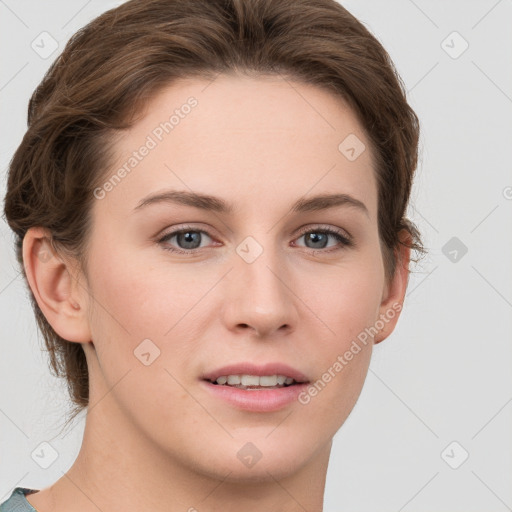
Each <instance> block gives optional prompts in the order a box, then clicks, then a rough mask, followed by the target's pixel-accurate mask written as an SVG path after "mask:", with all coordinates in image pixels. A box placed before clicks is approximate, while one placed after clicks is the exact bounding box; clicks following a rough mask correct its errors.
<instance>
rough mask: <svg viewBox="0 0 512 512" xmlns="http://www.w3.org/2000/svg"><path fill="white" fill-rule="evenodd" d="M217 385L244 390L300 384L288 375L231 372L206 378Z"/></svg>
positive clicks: (278, 387)
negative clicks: (213, 377)
mask: <svg viewBox="0 0 512 512" xmlns="http://www.w3.org/2000/svg"><path fill="white" fill-rule="evenodd" d="M204 380H207V381H208V382H211V383H212V384H214V385H215V386H225V387H232V388H237V389H244V390H265V389H281V388H287V387H290V386H295V385H297V384H299V382H297V381H296V380H295V379H294V378H293V377H289V376H287V375H280V374H275V375H250V374H230V375H221V376H219V377H217V378H216V379H204Z"/></svg>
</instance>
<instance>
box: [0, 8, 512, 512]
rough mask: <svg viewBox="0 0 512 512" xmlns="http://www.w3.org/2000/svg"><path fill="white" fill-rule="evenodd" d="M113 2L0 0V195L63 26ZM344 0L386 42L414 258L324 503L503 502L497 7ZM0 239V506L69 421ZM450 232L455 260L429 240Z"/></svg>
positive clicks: (502, 104)
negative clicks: (420, 242) (414, 157)
mask: <svg viewBox="0 0 512 512" xmlns="http://www.w3.org/2000/svg"><path fill="white" fill-rule="evenodd" d="M119 4H120V2H113V1H111V2H105V1H98V0H93V1H88V2H87V1H86V0H80V1H77V0H73V1H69V0H66V1H64V0H61V1H58V2H57V1H52V2H38V1H14V0H0V42H1V46H0V53H1V59H0V62H1V63H2V64H1V74H0V112H1V120H2V137H1V138H0V162H1V172H2V180H1V189H0V191H1V193H2V197H3V196H4V194H5V176H6V169H7V165H8V162H9V160H10V158H11V156H12V154H13V152H14V150H15V148H16V147H17V145H18V144H19V142H20V141H21V138H22V136H23V134H24V131H25V128H26V124H25V123H26V108H27V102H28V100H29V97H30V95H31V93H32V91H33V89H34V88H35V87H36V85H37V84H38V83H39V81H40V80H41V78H42V76H43V74H44V72H45V71H46V69H47V68H48V66H49V65H50V63H51V62H52V61H53V60H54V58H55V57H56V56H57V54H58V53H59V52H60V51H61V50H62V48H63V47H64V45H65V43H66V41H67V40H68V38H69V37H70V36H71V35H72V34H73V33H74V32H75V31H76V30H77V29H78V28H80V27H82V26H83V25H84V24H85V23H87V22H88V21H89V20H91V19H92V18H93V17H95V16H97V15H98V14H100V13H101V12H103V11H104V10H106V9H108V8H110V7H113V6H116V5H119ZM342 4H343V5H344V6H345V7H347V8H348V10H349V11H351V12H352V13H353V14H354V15H355V16H356V17H357V18H359V19H360V20H361V21H362V22H363V23H365V25H366V26H367V27H368V28H369V29H370V30H371V31H372V32H373V33H374V34H375V35H376V36H377V37H378V39H379V40H380V41H381V42H382V43H383V45H384V47H385V48H386V49H387V50H388V51H389V53H390V54H391V57H392V59H393V60H394V62H395V64H396V66H397V68H398V70H399V72H400V74H401V76H402V77H403V80H404V82H405V84H406V87H407V89H408V95H409V101H410V103H411V105H412V106H413V108H414V109H415V110H416V112H417V114H418V116H419V117H420V120H421V125H422V140H421V160H420V165H419V168H418V176H417V181H416V184H415V188H414V191H413V197H412V201H413V205H412V206H411V208H410V217H411V218H412V219H413V220H414V221H415V222H416V223H417V224H418V226H419V228H420V229H421V231H422V233H423V237H424V241H425V244H426V246H427V247H428V248H429V250H430V254H429V256H428V257H427V258H426V259H424V260H423V262H422V264H421V265H420V266H418V267H416V272H415V274H414V275H412V277H411V281H410V285H409V291H408V295H407V299H406V303H405V308H404V311H403V314H402V317H401V319H400V321H399V324H398V327H397V329H396V330H395V332H394V334H393V335H392V336H391V337H390V338H389V339H388V340H386V341H385V342H384V343H382V344H380V345H378V346H377V347H376V349H375V351H374V357H373V360H372V363H371V367H370V372H369V375H368V378H367V381H366V383H365V387H364V389H363V392H362V394H361V397H360V399H359V401H358V403H357V405H356V407H355V409H354V411H353V412H352V414H351V416H350V417H349V419H348V420H347V422H346V423H345V425H344V426H343V427H342V429H341V430H340V431H339V432H338V434H337V435H336V437H335V442H334V447H333V451H332V455H331V461H330V466H329V472H328V475H327V486H326V496H325V512H339V511H341V510H350V511H351V512H359V511H375V510H379V511H381V512H387V511H393V512H399V511H413V510H414V511H417V512H420V511H427V510H428V511H432V510H436V511H442V510H450V511H451V512H457V511H464V512H472V511H475V512H477V511H478V512H482V511H485V512H494V511H496V512H501V511H505V510H512V446H511V445H512V442H511V434H512V383H511V375H512V372H511V367H512V357H511V355H512V354H511V352H512V348H511V347H512V343H511V336H510V332H511V323H512V314H511V313H512V272H511V269H512V257H511V256H512V237H511V236H510V234H511V233H512V229H511V228H512V173H511V160H512V156H511V151H510V148H511V146H512V69H511V63H512V31H511V30H510V27H511V26H512V1H511V0H500V1H496V0H479V1H476V0H473V1H467V0H466V1H463V0H459V1H449V2H447V1H441V0H436V1H420V0H416V1H415V2H413V1H411V0H393V1H386V2H382V1H377V0H374V1H369V0H364V1H361V0H351V1H342ZM43 31H47V32H49V33H50V34H51V35H52V37H53V38H55V40H57V41H58V44H59V48H58V49H57V50H56V51H55V53H53V54H52V55H51V56H49V57H48V58H47V59H43V58H41V57H40V56H39V55H38V54H37V53H36V52H35V51H34V50H33V49H32V48H31V43H32V41H33V40H34V39H36V38H37V37H38V36H39V34H41V32H43ZM454 31H456V32H457V33H458V34H459V35H457V34H455V35H454V34H452V33H453V32H454ZM443 41H444V43H443ZM464 41H466V42H467V44H469V46H468V48H467V50H466V51H464V52H463V53H462V54H460V55H458V54H459V53H460V51H461V50H462V49H463V48H464V45H465V43H464ZM450 54H451V55H450ZM454 57H456V58H454ZM0 235H1V237H0V258H1V260H0V262H1V264H0V330H1V343H2V356H1V358H0V375H1V383H0V389H1V390H2V391H1V401H0V432H1V437H0V457H1V459H0V501H3V500H4V499H6V497H7V494H8V493H10V492H11V490H12V489H13V488H14V487H15V486H25V487H33V488H38V489H39V488H42V487H44V486H47V485H50V484H51V483H53V482H54V481H55V480H57V479H58V478H59V477H60V476H61V475H62V473H63V472H65V471H67V469H68V468H69V467H70V466H71V464H72V462H73V461H74V459H75V457H76V455H77V453H78V450H79V447H80V442H81V436H82V432H83V425H84V421H83V416H80V417H79V419H78V420H77V422H76V425H75V426H72V427H70V428H69V429H67V430H65V431H64V432H63V433H61V432H60V431H61V427H62V418H63V417H64V412H65V410H66V406H67V405H66V404H67V395H66V392H65V388H64V386H63V383H61V382H59V381H57V380H56V379H54V378H52V377H51V376H50V374H49V371H48V369H47V366H46V354H45V353H44V352H42V351H41V348H40V347H42V339H41V340H40V339H39V336H38V333H37V330H36V325H35V321H34V318H33V314H32V310H31V308H30V304H29V300H28V292H27V291H26V289H25V287H24V285H23V282H22V279H21V276H20V275H19V270H18V268H17V266H16V263H15V259H14V251H13V248H12V243H13V236H12V234H11V232H10V230H9V228H8V226H7V224H6V223H5V221H4V219H1V220H0ZM452 237H457V239H458V240H456V241H455V242H452V243H455V244H459V246H460V244H464V245H465V246H466V247H467V249H468V250H467V253H466V254H463V253H462V252H461V251H460V249H457V247H456V246H453V247H452V246H451V245H448V246H446V247H445V244H447V243H448V241H449V240H450V239H452ZM443 248H444V249H443ZM454 248H455V250H457V251H458V252H457V255H456V256H457V260H456V261H451V259H453V258H454V256H455V253H453V252H452V253H451V254H450V251H453V250H454ZM445 253H446V254H447V255H445ZM454 441H455V442H456V443H457V444H455V445H452V446H451V447H449V448H448V450H446V451H445V448H446V447H447V446H448V445H450V443H452V442H454ZM42 442H49V443H50V444H51V445H52V447H53V448H54V449H55V450H56V451H57V453H58V458H57V460H56V461H55V462H54V463H53V464H52V465H51V466H50V467H49V468H48V469H43V468H41V467H39V465H38V464H37V463H36V462H35V461H34V460H33V458H32V456H31V454H32V452H33V451H34V450H36V449H38V447H39V446H40V444H41V443H42ZM465 452H467V453H468V454H469V457H468V459H467V460H466V461H465V462H463V463H462V464H461V465H460V466H459V467H458V468H457V469H454V468H452V467H450V465H449V464H451V466H454V467H455V466H458V465H459V464H460V463H461V461H462V460H463V457H464V454H465ZM443 453H444V456H443V455H442V454H443ZM448 463H449V464H448Z"/></svg>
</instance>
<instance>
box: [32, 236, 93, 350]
mask: <svg viewBox="0 0 512 512" xmlns="http://www.w3.org/2000/svg"><path fill="white" fill-rule="evenodd" d="M50 240H51V233H50V232H49V231H48V230H47V229H45V228H41V227H33V228H30V229H29V230H28V231H27V233H26V234H25V237H24V238H23V265H24V268H25V273H26V275H27V281H28V283H29V285H30V288H31V290H32V293H33V294H34V297H35V299H36V301H37V304H38V305H39V308H40V309H41V311H42V312H43V314H44V316H45V317H46V319H47V320H48V322H49V323H50V325H51V326H52V327H53V330H54V331H55V332H56V333H57V334H58V335H59V336H61V337H62V338H63V339H65V340H68V341H73V342H78V343H86V342H88V341H90V340H91V333H90V329H89V323H88V318H87V315H86V313H87V306H88V302H87V290H86V289H85V288H84V285H82V284H80V283H78V281H77V277H75V276H74V274H73V268H72V267H71V261H67V260H65V259H64V258H63V257H61V256H60V255H59V254H57V252H56V251H55V249H54V248H53V246H52V245H51V242H50Z"/></svg>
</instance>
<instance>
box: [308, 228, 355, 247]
mask: <svg viewBox="0 0 512 512" xmlns="http://www.w3.org/2000/svg"><path fill="white" fill-rule="evenodd" d="M303 237H304V239H305V243H306V247H307V248H309V249H317V250H318V249H320V250H321V252H332V251H336V250H340V249H343V247H351V246H353V245H354V242H353V241H352V240H351V239H350V238H349V236H348V235H346V234H345V233H344V232H343V231H341V230H338V229H334V228H330V227H329V228H320V227H319V228H313V229H312V228H310V227H309V228H304V229H303V230H302V231H301V235H300V237H299V238H303ZM329 238H331V239H334V240H335V241H337V242H338V245H337V246H336V245H335V246H334V248H331V249H327V250H325V251H323V250H322V249H325V248H326V247H329V246H328V243H329ZM340 246H341V247H340Z"/></svg>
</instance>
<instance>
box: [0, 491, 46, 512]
mask: <svg viewBox="0 0 512 512" xmlns="http://www.w3.org/2000/svg"><path fill="white" fill-rule="evenodd" d="M38 491H39V489H29V488H27V487H16V488H15V489H14V490H13V491H12V492H11V494H10V496H9V497H8V498H7V499H6V500H5V501H3V502H2V503H0V512H36V510H35V509H34V507H32V505H31V504H30V503H29V502H28V501H27V499H26V498H25V496H26V495H27V494H31V493H33V492H38Z"/></svg>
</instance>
